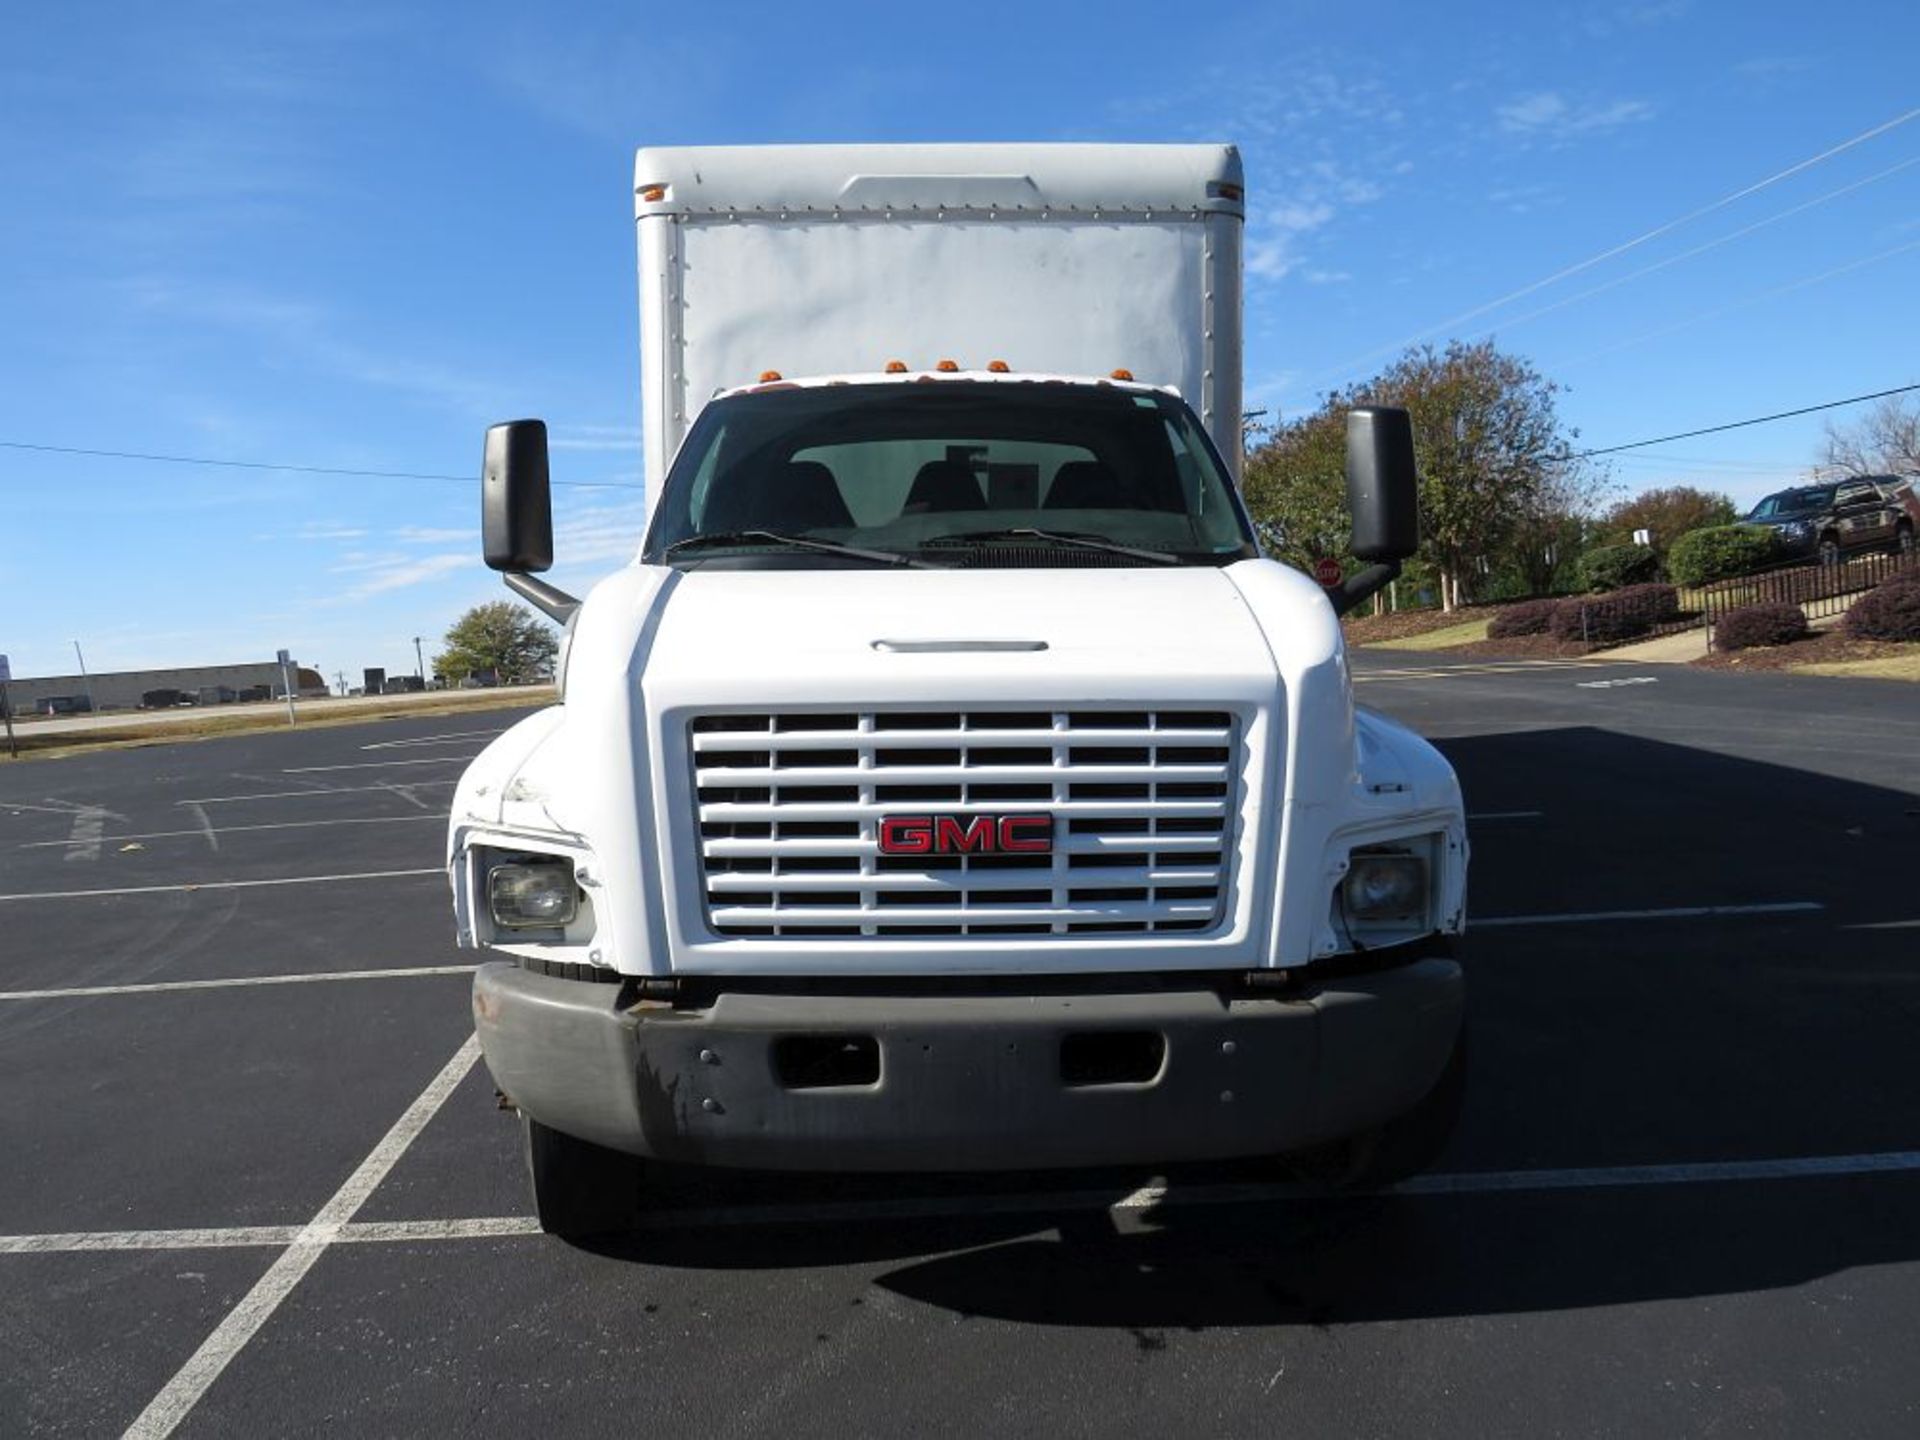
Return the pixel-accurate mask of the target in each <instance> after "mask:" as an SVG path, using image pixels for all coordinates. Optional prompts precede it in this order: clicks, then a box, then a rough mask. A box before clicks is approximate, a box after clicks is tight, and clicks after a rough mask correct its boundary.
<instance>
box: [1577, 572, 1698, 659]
mask: <svg viewBox="0 0 1920 1440" xmlns="http://www.w3.org/2000/svg"><path fill="white" fill-rule="evenodd" d="M1700 624H1701V615H1700V612H1699V611H1698V610H1687V609H1683V608H1682V606H1681V603H1680V597H1679V594H1678V592H1677V591H1676V590H1675V589H1674V587H1673V586H1671V585H1635V586H1632V587H1630V588H1628V589H1626V590H1621V591H1616V592H1613V593H1611V594H1602V595H1575V596H1570V597H1568V598H1567V599H1565V600H1562V601H1561V602H1560V608H1559V610H1558V611H1557V612H1556V613H1555V615H1554V619H1553V628H1552V634H1553V636H1554V637H1555V638H1556V639H1559V640H1567V641H1577V642H1579V643H1580V644H1583V645H1585V646H1587V647H1588V648H1589V649H1593V650H1609V649H1612V648H1613V647H1614V646H1616V645H1637V644H1639V643H1640V642H1641V641H1642V640H1657V639H1659V638H1660V637H1661V636H1663V635H1679V634H1682V633H1684V632H1685V631H1688V630H1697V629H1698V628H1699V627H1700Z"/></svg>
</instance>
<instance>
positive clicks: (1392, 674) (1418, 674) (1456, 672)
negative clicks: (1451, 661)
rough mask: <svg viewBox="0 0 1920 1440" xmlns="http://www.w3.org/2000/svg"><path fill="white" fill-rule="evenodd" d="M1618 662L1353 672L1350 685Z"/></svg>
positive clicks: (1517, 662) (1537, 662) (1510, 663)
mask: <svg viewBox="0 0 1920 1440" xmlns="http://www.w3.org/2000/svg"><path fill="white" fill-rule="evenodd" d="M1620 663H1621V662H1620V661H1617V660H1514V661H1508V662H1505V663H1501V662H1498V661H1492V662H1488V663H1486V664H1481V665H1471V664H1468V665H1408V666H1404V667H1401V668H1398V669H1392V670H1355V671H1354V672H1353V683H1354V684H1356V685H1360V684H1364V683H1366V682H1367V681H1370V680H1451V679H1457V678H1459V677H1462V676H1469V675H1526V674H1532V673H1537V672H1539V671H1543V670H1593V669H1595V668H1597V667H1599V666H1601V665H1617V664H1620Z"/></svg>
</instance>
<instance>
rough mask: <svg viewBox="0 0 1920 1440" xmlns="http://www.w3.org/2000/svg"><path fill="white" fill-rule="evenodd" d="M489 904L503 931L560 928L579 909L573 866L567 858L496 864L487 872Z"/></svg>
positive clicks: (578, 895) (497, 923) (495, 922)
mask: <svg viewBox="0 0 1920 1440" xmlns="http://www.w3.org/2000/svg"><path fill="white" fill-rule="evenodd" d="M487 907H488V909H489V910H491V911H492V912H493V923H494V924H496V925H498V926H499V927H500V928H501V929H503V930H557V929H559V928H560V927H562V926H564V925H566V924H567V923H568V922H570V921H571V920H572V919H573V917H574V916H575V915H576V914H577V913H578V912H579V908H580V892H579V890H578V889H577V888H576V887H575V885H574V879H573V865H572V864H571V863H570V862H569V861H566V860H553V861H543V862H540V863H538V864H531V863H522V864H507V865H495V866H494V867H493V868H492V869H491V870H489V871H487Z"/></svg>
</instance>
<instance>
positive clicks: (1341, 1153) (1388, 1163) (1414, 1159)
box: [1287, 1026, 1467, 1190]
mask: <svg viewBox="0 0 1920 1440" xmlns="http://www.w3.org/2000/svg"><path fill="white" fill-rule="evenodd" d="M1466 1093H1467V1031H1466V1027H1465V1026H1462V1027H1461V1030H1460V1034H1459V1036H1458V1038H1456V1039H1455V1040H1454V1042H1453V1053H1452V1054H1450V1055H1449V1056H1448V1057H1447V1065H1446V1069H1444V1070H1442V1071H1441V1072H1440V1078H1439V1079H1438V1080H1436V1081H1435V1082H1434V1084H1433V1088H1432V1089H1431V1090H1429V1091H1428V1092H1427V1093H1426V1094H1425V1095H1424V1096H1422V1097H1421V1099H1420V1102H1419V1103H1418V1104H1417V1105H1415V1106H1414V1107H1413V1108H1412V1109H1411V1110H1408V1111H1406V1112H1405V1113H1403V1114H1400V1115H1396V1116H1395V1117H1394V1118H1393V1119H1391V1120H1389V1121H1387V1122H1386V1123H1385V1124H1384V1125H1379V1126H1376V1127H1375V1128H1373V1129H1372V1130H1368V1131H1365V1132H1363V1133H1361V1134H1359V1135H1354V1136H1350V1137H1348V1138H1347V1139H1345V1140H1337V1141H1334V1142H1332V1143H1331V1144H1327V1145H1316V1146H1315V1147H1314V1148H1313V1149H1311V1150H1308V1151H1303V1152H1301V1153H1299V1154H1297V1155H1291V1156H1288V1157H1287V1161H1288V1166H1287V1168H1288V1170H1289V1171H1290V1172H1291V1173H1292V1174H1293V1175H1294V1176H1295V1177H1296V1178H1298V1179H1301V1180H1305V1181H1307V1182H1308V1183H1310V1184H1314V1185H1321V1186H1325V1187H1326V1188H1327V1189H1329V1190H1379V1189H1382V1188H1384V1187H1386V1186H1388V1185H1395V1184H1398V1183H1399V1182H1400V1181H1402V1180H1407V1179H1411V1178H1412V1177H1413V1176H1415V1175H1418V1174H1420V1173H1421V1172H1422V1171H1424V1170H1427V1169H1430V1168H1431V1167H1432V1166H1433V1164H1434V1162H1435V1161H1437V1160H1438V1159H1439V1158H1440V1156H1441V1155H1442V1154H1443V1153H1444V1152H1445V1151H1446V1148H1447V1142H1448V1141H1449V1140H1451V1139H1452V1138H1453V1130H1454V1126H1455V1125H1456V1124H1457V1123H1458V1122H1459V1119H1460V1110H1461V1106H1462V1105H1463V1104H1464V1102H1465V1100H1466Z"/></svg>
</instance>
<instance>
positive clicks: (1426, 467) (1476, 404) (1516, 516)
mask: <svg viewBox="0 0 1920 1440" xmlns="http://www.w3.org/2000/svg"><path fill="white" fill-rule="evenodd" d="M1558 392H1559V386H1557V385H1556V384H1555V383H1554V382H1553V381H1551V380H1548V379H1546V378H1544V377H1543V376H1542V375H1541V374H1540V373H1539V372H1538V371H1537V370H1535V369H1534V368H1533V366H1532V365H1530V364H1529V363H1528V362H1527V361H1525V360H1523V359H1520V358H1519V357H1517V356H1512V355H1505V354H1502V353H1501V352H1500V351H1499V350H1497V349H1495V348H1494V346H1493V344H1492V342H1491V341H1485V342H1482V343H1480V344H1477V345H1468V344H1464V343H1462V342H1459V341H1455V342H1454V343H1452V344H1450V345H1448V346H1447V348H1446V349H1445V350H1435V349H1434V348H1433V347H1432V346H1430V345H1428V346H1421V347H1420V348H1418V349H1415V350H1410V351H1408V352H1407V353H1406V354H1405V355H1403V356H1402V357H1401V358H1400V359H1399V360H1398V361H1396V362H1395V363H1394V364H1393V365H1392V366H1390V367H1389V368H1388V369H1387V370H1385V371H1384V372H1382V373H1381V374H1380V375H1377V376H1375V377H1374V378H1373V379H1372V380H1369V381H1367V382H1365V383H1364V384H1361V385H1356V386H1354V387H1353V388H1351V389H1349V390H1344V391H1335V392H1333V393H1331V394H1329V395H1327V396H1326V397H1325V399H1324V400H1323V401H1322V403H1321V406H1320V408H1319V409H1318V410H1316V411H1314V412H1313V413H1312V414H1310V415H1306V416H1303V417H1301V418H1300V419H1298V420H1294V421H1291V422H1288V423H1285V424H1282V425H1280V426H1278V427H1277V428H1276V429H1275V430H1274V431H1273V433H1272V436H1271V438H1269V439H1268V441H1267V443H1266V444H1264V445H1262V446H1261V447H1260V448H1259V449H1258V450H1256V451H1255V452H1254V454H1253V455H1252V456H1250V457H1249V461H1248V465H1247V472H1246V498H1247V503H1248V506H1249V509H1250V510H1251V511H1252V512H1253V515H1254V517H1255V520H1256V522H1257V523H1259V525H1260V526H1261V529H1262V533H1263V535H1265V536H1266V537H1267V538H1268V539H1269V540H1270V541H1272V542H1273V547H1272V548H1274V549H1275V550H1276V551H1277V553H1278V554H1280V555H1281V556H1282V557H1283V558H1285V559H1288V560H1291V561H1294V562H1295V563H1302V562H1310V561H1311V560H1312V559H1315V558H1318V557H1319V556H1327V555H1331V556H1335V557H1338V558H1347V550H1346V546H1347V544H1348V543H1349V535H1350V532H1349V528H1348V527H1349V521H1348V517H1347V514H1346V496H1345V483H1344V480H1343V473H1344V469H1343V467H1344V462H1345V453H1346V412H1347V411H1348V410H1350V409H1352V408H1353V407H1354V406H1356V405H1400V406H1404V407H1405V408H1406V409H1407V410H1408V411H1409V412H1411V414H1412V416H1413V430H1414V447H1415V453H1416V457H1417V461H1418V465H1419V471H1420V531H1421V552H1420V553H1421V559H1422V560H1424V561H1425V562H1426V563H1427V564H1428V565H1429V566H1431V567H1432V569H1433V570H1434V572H1435V573H1436V575H1437V576H1438V577H1439V580H1440V598H1441V604H1442V606H1443V607H1444V608H1446V609H1449V610H1451V609H1453V608H1454V607H1455V606H1456V605H1457V604H1459V603H1460V600H1461V597H1462V593H1463V586H1464V582H1465V578H1466V577H1467V576H1468V575H1469V574H1477V573H1481V572H1483V571H1485V572H1490V571H1492V570H1493V569H1494V568H1496V567H1497V566H1499V565H1501V564H1503V563H1505V561H1506V559H1507V558H1508V555H1509V552H1510V551H1511V550H1512V548H1513V547H1514V545H1515V544H1516V543H1518V542H1519V540H1520V539H1521V535H1522V531H1523V529H1527V530H1528V531H1529V534H1530V536H1532V537H1533V538H1537V535H1538V532H1539V531H1540V529H1541V527H1543V526H1545V527H1548V528H1552V527H1555V526H1559V525H1560V524H1561V522H1563V521H1565V520H1568V519H1571V518H1573V517H1575V516H1577V515H1578V514H1579V513H1581V512H1582V511H1584V510H1585V509H1586V508H1588V507H1589V506H1590V505H1591V503H1592V501H1593V499H1594V497H1595V496H1596V494H1597V493H1598V491H1599V489H1600V488H1601V486H1602V485H1603V483H1604V476H1603V475H1602V474H1601V473H1600V472H1599V471H1597V470H1595V469H1594V468H1593V467H1591V466H1589V465H1587V464H1585V463H1584V462H1583V461H1581V460H1580V459H1579V458H1578V457H1576V456H1575V455H1574V453H1573V444H1572V442H1573V438H1574V434H1575V432H1573V431H1570V430H1566V429H1564V428H1563V427H1562V426H1561V424H1560V420H1559V415H1558V413H1557V411H1556V409H1555V405H1554V397H1555V395H1556V394H1558ZM1529 543H1531V539H1530V540H1529ZM1547 578H1548V579H1549V580H1551V575H1549V576H1548V577H1547Z"/></svg>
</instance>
